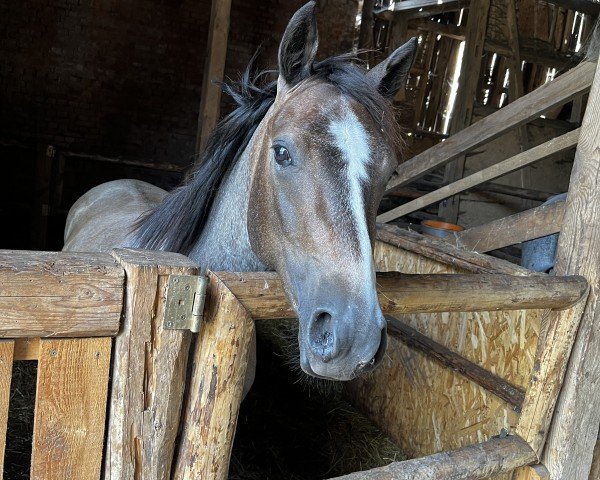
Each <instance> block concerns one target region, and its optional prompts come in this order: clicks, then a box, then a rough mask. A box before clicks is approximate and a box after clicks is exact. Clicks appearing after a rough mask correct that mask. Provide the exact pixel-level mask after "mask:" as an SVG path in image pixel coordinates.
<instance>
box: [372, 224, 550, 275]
mask: <svg viewBox="0 0 600 480" xmlns="http://www.w3.org/2000/svg"><path fill="white" fill-rule="evenodd" d="M377 240H380V241H382V242H385V243H388V244H390V245H392V246H394V247H398V248H402V249H403V250H408V251H409V252H413V253H416V254H419V255H423V256H424V257H427V258H430V259H431V260H434V261H437V262H441V263H445V264H447V265H454V266H455V267H458V268H461V269H464V270H466V271H468V272H473V273H504V274H507V275H526V276H527V275H539V274H538V273H536V272H532V271H531V270H527V269H526V268H523V267H520V266H518V265H515V264H514V263H511V262H507V261H506V260H501V259H499V258H494V257H490V256H489V255H481V254H479V253H476V252H469V251H468V250H464V249H462V248H458V247H455V246H454V245H451V244H450V243H448V242H446V241H444V240H442V239H441V238H434V237H429V236H426V235H421V234H419V233H416V232H412V231H410V230H401V229H399V228H397V227H395V226H392V225H386V224H378V225H377Z"/></svg>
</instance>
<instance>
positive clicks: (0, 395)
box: [0, 340, 14, 478]
mask: <svg viewBox="0 0 600 480" xmlns="http://www.w3.org/2000/svg"><path fill="white" fill-rule="evenodd" d="M13 349H14V342H13V341H12V340H0V478H4V477H3V476H2V475H3V473H4V451H5V450H6V425H7V422H8V404H9V401H10V381H11V378H12V367H13Z"/></svg>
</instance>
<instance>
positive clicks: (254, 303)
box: [218, 272, 587, 320]
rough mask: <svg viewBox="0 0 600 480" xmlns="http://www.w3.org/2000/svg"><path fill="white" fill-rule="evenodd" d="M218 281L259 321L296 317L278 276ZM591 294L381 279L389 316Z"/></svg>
mask: <svg viewBox="0 0 600 480" xmlns="http://www.w3.org/2000/svg"><path fill="white" fill-rule="evenodd" d="M218 275H219V278H220V279H221V280H222V281H223V282H224V283H225V284H226V285H227V287H228V288H229V289H230V290H231V292H232V293H233V294H234V295H235V297H236V298H237V299H238V300H239V301H240V302H241V303H242V305H243V306H244V308H246V310H248V313H249V314H250V316H251V317H252V318H254V319H256V320H264V319H277V318H294V317H295V313H294V311H293V310H292V308H291V306H290V305H289V303H288V300H287V297H286V294H285V292H284V289H283V284H282V282H281V280H280V279H279V277H278V275H277V274H276V273H266V272H240V273H232V272H218ZM586 292H587V281H586V280H585V279H584V278H583V277H578V276H572V277H552V276H530V277H524V276H516V275H502V274H484V273H482V274H466V275H461V274H453V275H446V274H433V275H427V274H418V275H410V274H403V273H397V272H387V273H386V272H381V273H378V274H377V293H378V296H379V304H380V305H381V309H382V310H383V312H384V313H386V314H390V315H398V314H406V313H435V312H474V311H499V310H504V311H508V310H522V309H535V308H566V307H568V306H570V305H573V304H574V303H576V302H577V301H578V300H579V299H580V298H581V297H582V295H584V294H585V293H586Z"/></svg>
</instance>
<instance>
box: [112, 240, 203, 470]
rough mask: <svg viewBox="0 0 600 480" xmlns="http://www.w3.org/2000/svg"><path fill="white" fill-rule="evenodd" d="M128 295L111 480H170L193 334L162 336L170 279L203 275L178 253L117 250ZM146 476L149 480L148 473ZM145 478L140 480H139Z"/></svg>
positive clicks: (119, 342)
mask: <svg viewBox="0 0 600 480" xmlns="http://www.w3.org/2000/svg"><path fill="white" fill-rule="evenodd" d="M113 255H114V256H115V258H116V259H117V260H118V261H119V262H120V264H121V265H122V267H123V268H124V269H125V272H126V275H127V295H126V299H125V315H124V319H123V326H122V329H121V332H120V333H119V335H118V336H117V338H116V339H115V355H114V361H113V367H112V368H113V370H112V378H113V383H112V390H111V398H110V414H109V422H108V425H109V432H108V441H107V449H106V461H105V469H104V474H105V478H106V479H110V480H117V479H119V480H121V479H130V478H145V479H146V478H147V479H153V480H160V479H165V480H166V479H169V478H170V472H171V463H172V460H173V452H174V448H175V437H176V435H177V429H178V426H179V418H180V413H181V408H182V403H183V390H184V387H185V373H186V365H187V359H188V354H189V346H190V341H191V333H190V332H189V331H183V330H165V329H164V328H163V322H164V309H165V297H166V287H167V285H168V276H169V275H195V274H197V273H198V267H197V266H196V265H195V264H194V263H193V262H192V261H191V260H189V259H188V258H187V257H184V256H183V255H179V254H175V253H166V252H150V251H142V250H125V249H119V250H114V251H113ZM142 472H143V473H142ZM140 475H141V476H140Z"/></svg>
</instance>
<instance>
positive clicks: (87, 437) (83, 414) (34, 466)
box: [31, 338, 112, 480]
mask: <svg viewBox="0 0 600 480" xmlns="http://www.w3.org/2000/svg"><path fill="white" fill-rule="evenodd" d="M111 342H112V339H111V338H72V339H60V340H59V339H43V340H41V344H40V357H39V361H38V379H37V394H36V402H35V420H34V428H33V451H32V456H31V479H32V480H55V479H56V480H65V479H71V478H73V479H74V478H76V479H78V480H97V479H98V478H100V469H101V462H102V451H103V445H104V425H105V415H106V406H107V391H108V375H109V367H110V354H111Z"/></svg>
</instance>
